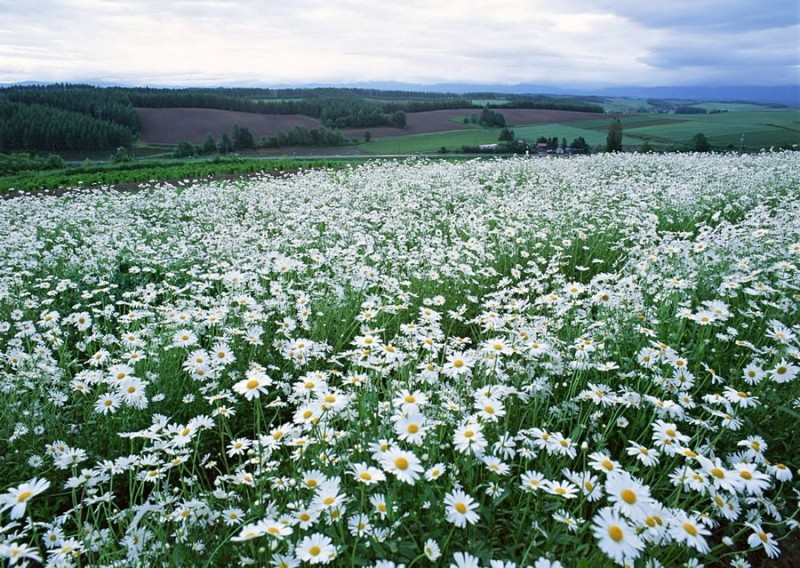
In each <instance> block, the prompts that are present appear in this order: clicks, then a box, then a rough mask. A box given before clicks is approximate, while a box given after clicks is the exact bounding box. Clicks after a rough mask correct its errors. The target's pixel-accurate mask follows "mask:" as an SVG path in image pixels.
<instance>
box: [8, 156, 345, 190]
mask: <svg viewBox="0 0 800 568" xmlns="http://www.w3.org/2000/svg"><path fill="white" fill-rule="evenodd" d="M358 161H359V159H358V158H343V159H336V158H324V159H292V158H278V159H244V158H217V159H202V158H193V159H185V160H175V159H169V160H156V161H153V160H136V161H132V162H122V163H81V164H80V165H74V166H71V167H69V168H65V169H61V170H51V171H26V172H21V173H19V174H15V175H8V176H2V177H0V194H2V193H3V192H10V191H31V190H39V189H58V188H68V187H79V186H80V187H91V186H94V185H117V184H123V183H146V182H149V181H150V180H154V179H161V180H171V181H175V180H183V179H186V178H195V179H196V178H203V177H209V176H222V175H246V174H254V173H260V172H281V171H290V170H296V169H299V168H307V167H344V166H346V165H347V164H350V163H353V162H358Z"/></svg>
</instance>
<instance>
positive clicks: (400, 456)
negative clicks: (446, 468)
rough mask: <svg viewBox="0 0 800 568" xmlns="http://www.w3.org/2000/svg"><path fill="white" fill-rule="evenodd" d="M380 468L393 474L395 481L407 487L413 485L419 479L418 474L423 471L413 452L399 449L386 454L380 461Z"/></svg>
mask: <svg viewBox="0 0 800 568" xmlns="http://www.w3.org/2000/svg"><path fill="white" fill-rule="evenodd" d="M381 466H382V467H383V469H384V470H385V471H386V472H388V473H392V474H394V475H395V477H397V479H399V480H400V481H402V482H403V483H408V484H409V485H414V483H415V482H416V481H417V480H418V479H419V477H420V475H419V474H420V473H422V472H423V471H424V468H423V467H422V464H421V463H420V461H419V458H418V457H417V456H415V455H414V453H413V452H409V451H406V450H401V449H399V448H392V449H390V450H389V451H388V452H386V453H385V454H384V455H383V457H382V459H381Z"/></svg>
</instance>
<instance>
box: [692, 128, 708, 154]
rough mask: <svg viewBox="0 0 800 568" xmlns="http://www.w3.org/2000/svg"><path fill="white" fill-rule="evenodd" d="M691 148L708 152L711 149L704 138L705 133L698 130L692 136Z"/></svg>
mask: <svg viewBox="0 0 800 568" xmlns="http://www.w3.org/2000/svg"><path fill="white" fill-rule="evenodd" d="M692 149H693V150H694V151H695V152H710V151H711V144H710V143H709V142H708V138H706V136H705V134H703V133H702V132H698V133H697V134H695V135H694V137H693V138H692Z"/></svg>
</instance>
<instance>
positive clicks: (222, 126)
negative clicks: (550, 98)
mask: <svg viewBox="0 0 800 568" xmlns="http://www.w3.org/2000/svg"><path fill="white" fill-rule="evenodd" d="M136 111H137V112H138V113H139V116H140V117H141V118H142V134H141V137H142V141H143V142H155V143H158V142H160V143H167V144H176V143H178V142H180V141H181V140H186V141H189V142H193V143H195V144H202V143H203V141H204V140H205V138H206V135H207V134H208V133H209V132H210V133H211V134H213V135H214V137H215V138H217V139H219V138H221V137H222V135H223V134H228V136H231V135H232V134H233V125H234V124H238V125H239V126H246V127H247V128H248V129H249V130H250V132H251V133H252V134H253V137H254V138H255V139H256V140H258V139H259V138H261V137H262V136H275V135H276V134H277V132H278V131H279V130H282V131H284V132H288V131H289V130H291V129H292V128H294V127H295V126H296V125H298V124H300V125H305V126H308V127H309V128H317V127H318V126H320V121H319V120H317V119H316V118H310V117H308V116H303V115H299V114H255V113H248V112H236V111H229V110H214V109H202V108H137V109H136ZM499 112H502V113H503V116H504V117H505V119H506V123H507V124H508V125H509V126H515V125H522V124H546V123H550V122H572V121H576V120H588V119H595V118H598V117H599V116H600V115H598V114H596V113H589V112H576V111H561V110H544V109H500V110H499ZM479 113H480V110H479V109H474V108H465V109H447V110H432V111H425V112H413V113H408V114H407V115H406V127H405V128H403V129H398V128H390V127H388V126H381V127H373V128H351V129H347V130H343V131H342V133H343V134H344V135H345V136H347V137H348V138H359V139H360V138H362V137H363V136H364V132H365V131H367V130H368V131H369V132H370V134H371V135H372V137H373V138H386V137H390V136H408V135H411V134H426V133H429V132H446V131H450V130H463V129H466V128H470V127H469V126H465V125H464V124H460V123H458V122H453V120H452V119H454V118H460V117H464V116H469V115H471V114H479Z"/></svg>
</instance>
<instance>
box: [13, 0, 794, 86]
mask: <svg viewBox="0 0 800 568" xmlns="http://www.w3.org/2000/svg"><path fill="white" fill-rule="evenodd" d="M23 81H40V82H92V83H113V84H121V85H149V86H245V85H247V86H280V85H296V86H302V85H310V84H352V83H364V82H386V81H396V82H403V83H414V84H422V85H434V84H439V83H469V84H475V85H481V84H483V85H520V84H526V85H527V84H536V85H551V86H559V87H614V86H678V85H680V86H685V85H691V86H731V85H737V86H738V85H748V86H749V85H764V86H773V85H798V84H800V0H750V1H745V0H667V1H664V0H527V1H526V0H491V1H490V0H480V1H472V0H463V1H455V0H441V1H440V0H401V1H399V0H395V1H386V0H282V1H277V0H262V1H257V0H193V1H184V0H130V1H122V0H0V83H15V82H23Z"/></svg>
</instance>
